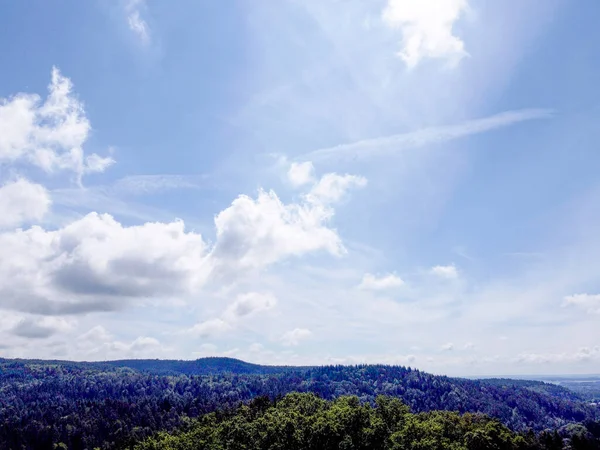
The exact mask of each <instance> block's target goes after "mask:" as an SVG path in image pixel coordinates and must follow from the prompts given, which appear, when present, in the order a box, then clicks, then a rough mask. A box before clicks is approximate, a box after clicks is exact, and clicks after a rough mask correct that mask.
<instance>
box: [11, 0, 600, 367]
mask: <svg viewBox="0 0 600 450" xmlns="http://www.w3.org/2000/svg"><path fill="white" fill-rule="evenodd" d="M598 12H600V5H598V4H597V2H593V1H591V0H588V1H584V2H578V3H577V4H575V3H574V2H568V1H566V0H550V1H549V0H530V1H528V2H526V3H524V2H521V1H520V0H503V1H494V2H490V1H483V0H420V1H418V2H417V1H414V0H381V1H379V0H377V1H375V0H374V1H371V2H365V1H359V0H348V1H345V2H339V1H333V0H331V1H330V0H327V1H323V0H318V1H317V0H305V1H294V0H282V1H263V2H251V1H233V2H228V3H227V4H225V3H223V2H193V1H187V0H181V1H178V2H166V1H160V0H122V1H120V0H93V1H87V2H80V1H75V0H68V1H62V2H48V1H43V0H34V1H30V2H26V3H25V2H3V3H1V4H0V22H1V23H0V55H1V57H0V61H1V63H2V68H3V70H2V71H0V98H1V99H2V100H1V103H0V164H1V165H0V183H1V187H0V217H1V218H0V248H1V249H2V251H1V252H0V278H1V279H2V283H1V285H2V288H0V311H1V312H0V343H1V344H0V355H1V356H5V357H43V358H62V359H78V360H82V359H83V360H96V359H116V358H130V357H140V358H141V357H152V358H185V359H188V358H197V357H201V356H207V355H228V356H233V357H238V358H242V359H245V360H248V361H252V362H258V363H269V364H283V363H285V364H327V363H358V362H361V363H362V362H373V363H374V362H381V363H393V364H404V365H411V366H413V367H418V368H420V369H424V370H427V371H431V372H435V373H447V374H453V375H479V374H481V375H490V374H548V373H563V374H569V373H592V372H596V373H598V372H600V332H599V331H598V327H597V324H598V320H599V318H600V279H599V278H598V271H597V267H598V265H599V264H600V257H599V256H598V255H600V239H599V238H598V233H597V224H598V223H599V222H598V221H599V220H600V209H599V207H598V205H600V178H599V177H598V175H597V174H598V169H599V168H600V157H599V155H598V149H597V142H598V141H599V138H600V131H599V130H600V129H599V128H598V126H597V121H598V118H599V116H600V91H599V90H598V89H597V88H596V84H597V80H598V79H599V76H600V64H599V63H598V58H597V57H596V56H597V55H596V54H597V49H596V47H597V46H596V45H595V42H597V41H598V40H599V39H600V36H598V33H599V32H598V31H597V27H596V26H595V22H594V18H595V17H597V13H598Z"/></svg>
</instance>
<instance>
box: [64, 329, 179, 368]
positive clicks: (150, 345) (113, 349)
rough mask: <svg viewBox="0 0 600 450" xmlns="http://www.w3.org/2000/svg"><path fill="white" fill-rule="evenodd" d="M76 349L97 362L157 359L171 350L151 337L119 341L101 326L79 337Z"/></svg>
mask: <svg viewBox="0 0 600 450" xmlns="http://www.w3.org/2000/svg"><path fill="white" fill-rule="evenodd" d="M75 347H76V351H77V352H78V353H79V354H83V355H87V357H89V358H94V359H97V360H100V359H103V360H109V359H115V358H144V357H145V358H148V357H152V358H156V357H157V356H159V355H166V354H167V353H168V352H169V349H168V348H166V347H164V346H163V345H162V344H161V343H160V341H158V339H156V338H153V337H149V336H139V337H137V338H135V339H134V340H133V341H131V342H123V341H119V340H117V339H115V337H114V336H113V335H112V333H110V332H108V331H107V330H106V329H105V328H104V327H103V326H101V325H97V326H95V327H94V328H92V329H90V330H89V331H87V332H85V333H83V334H81V335H79V336H78V337H77V339H76V341H75Z"/></svg>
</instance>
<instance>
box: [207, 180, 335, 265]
mask: <svg viewBox="0 0 600 450" xmlns="http://www.w3.org/2000/svg"><path fill="white" fill-rule="evenodd" d="M332 216H333V210H331V209H330V208H324V207H321V206H320V205H310V204H296V203H292V204H289V205H286V204H284V203H283V202H281V200H280V199H279V197H277V194H275V192H273V191H270V192H266V191H263V190H261V191H260V192H259V194H258V198H257V199H256V200H254V199H252V198H250V197H248V196H246V195H241V196H239V197H238V198H237V199H236V200H234V202H233V203H232V205H231V206H230V207H229V208H227V209H225V210H224V211H222V212H221V213H219V214H218V215H217V217H216V218H215V225H216V227H217V243H216V246H215V249H214V252H213V254H214V256H215V257H216V258H217V259H219V260H220V261H222V262H224V263H225V265H226V267H227V268H231V267H233V266H236V267H246V268H260V267H264V266H266V265H268V264H272V263H274V262H276V261H278V260H280V259H282V258H284V257H288V256H301V255H303V254H305V253H309V252H314V251H318V250H323V251H326V252H328V253H330V254H333V255H340V254H342V253H343V252H344V247H343V246H342V242H341V240H340V238H339V236H338V234H337V233H336V232H335V230H333V229H331V228H329V227H327V223H328V221H329V220H330V219H331V217H332Z"/></svg>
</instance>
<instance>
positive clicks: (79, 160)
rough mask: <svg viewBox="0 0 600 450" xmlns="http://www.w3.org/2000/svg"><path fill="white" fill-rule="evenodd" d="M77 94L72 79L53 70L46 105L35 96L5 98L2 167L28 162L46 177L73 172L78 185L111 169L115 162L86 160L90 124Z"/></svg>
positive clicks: (0, 117) (0, 124)
mask: <svg viewBox="0 0 600 450" xmlns="http://www.w3.org/2000/svg"><path fill="white" fill-rule="evenodd" d="M72 90H73V84H72V83H71V80H69V79H68V78H66V77H64V76H62V75H61V74H60V71H59V70H58V69H57V68H56V67H54V68H53V69H52V79H51V82H50V85H49V86H48V91H49V93H48V97H47V98H46V100H45V101H43V102H42V100H41V98H40V97H39V96H38V95H35V94H18V95H16V96H14V97H12V98H10V99H0V162H18V161H23V162H27V163H30V164H33V165H35V166H37V167H40V168H41V169H43V170H45V171H46V172H54V171H57V170H70V171H74V172H75V173H76V174H77V177H78V180H79V181H80V180H81V177H82V176H83V175H84V174H85V173H90V172H99V171H103V170H105V169H106V168H107V167H108V166H110V165H111V164H112V163H113V162H114V161H113V160H112V158H110V157H101V156H99V155H97V154H92V155H89V156H87V157H86V156H85V155H84V152H83V144H84V143H85V141H86V140H87V138H88V135H89V132H90V123H89V121H88V119H87V117H86V115H85V111H84V108H83V105H82V104H81V103H80V102H79V100H77V98H76V97H74V96H73V94H72Z"/></svg>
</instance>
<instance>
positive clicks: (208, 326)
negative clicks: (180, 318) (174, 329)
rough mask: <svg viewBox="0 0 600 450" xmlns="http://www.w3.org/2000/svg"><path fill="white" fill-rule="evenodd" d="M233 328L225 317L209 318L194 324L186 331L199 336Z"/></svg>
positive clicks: (212, 334)
mask: <svg viewBox="0 0 600 450" xmlns="http://www.w3.org/2000/svg"><path fill="white" fill-rule="evenodd" d="M230 329H231V325H230V324H229V323H228V322H226V321H225V320H223V319H219V318H216V319H209V320H206V321H204V322H201V323H198V324H196V325H194V326H193V327H192V328H190V329H188V330H187V331H186V333H187V334H191V335H193V336H198V337H203V338H206V337H210V336H214V335H216V334H220V333H223V332H225V331H228V330H230Z"/></svg>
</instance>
